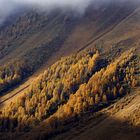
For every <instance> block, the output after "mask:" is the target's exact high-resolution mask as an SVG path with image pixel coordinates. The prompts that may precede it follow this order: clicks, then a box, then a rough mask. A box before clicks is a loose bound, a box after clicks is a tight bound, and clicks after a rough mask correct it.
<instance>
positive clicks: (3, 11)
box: [0, 0, 139, 23]
mask: <svg viewBox="0 0 140 140" xmlns="http://www.w3.org/2000/svg"><path fill="white" fill-rule="evenodd" d="M109 1H117V0H0V23H2V22H3V21H4V20H5V19H6V17H7V16H9V15H10V14H11V13H13V12H14V11H15V10H16V9H17V8H19V7H22V6H24V7H29V8H32V7H35V8H39V9H42V10H53V9H55V8H60V9H66V10H72V11H74V12H78V13H81V14H82V13H84V11H85V9H86V8H87V7H88V6H89V5H90V4H91V2H93V3H103V2H109ZM118 1H124V0H118ZM132 1H133V0H132ZM134 1H135V0H134ZM137 1H139V0H137Z"/></svg>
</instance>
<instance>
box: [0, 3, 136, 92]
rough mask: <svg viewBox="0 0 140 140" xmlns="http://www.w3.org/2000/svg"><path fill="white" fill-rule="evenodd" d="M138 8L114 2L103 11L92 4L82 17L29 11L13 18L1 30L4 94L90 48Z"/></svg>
mask: <svg viewBox="0 0 140 140" xmlns="http://www.w3.org/2000/svg"><path fill="white" fill-rule="evenodd" d="M137 7H138V6H137V5H136V4H134V3H133V2H130V3H125V2H122V3H116V2H114V3H110V4H107V5H104V4H103V5H101V6H100V8H96V7H95V6H94V5H91V6H90V7H89V8H88V9H87V11H86V12H85V14H84V15H82V16H75V15H74V13H73V12H63V11H61V10H55V11H53V12H51V13H46V12H38V11H37V10H26V11H23V12H21V13H20V14H19V15H17V16H14V18H13V19H14V22H12V23H11V24H7V26H4V27H3V28H1V30H0V58H1V59H0V65H1V72H0V73H1V74H0V77H1V82H0V86H1V92H3V91H6V90H7V89H10V88H11V87H12V86H14V85H16V84H17V83H19V82H21V81H22V80H23V79H24V78H26V77H27V76H29V75H31V74H32V73H34V72H35V71H37V69H39V68H40V67H41V66H42V65H43V64H44V65H50V64H53V63H54V62H55V61H57V60H58V59H60V58H61V57H62V56H66V55H69V54H71V53H74V52H77V51H79V50H81V49H83V48H85V47H87V46H88V45H90V44H91V43H92V42H95V41H96V40H97V39H99V38H101V37H102V36H104V35H105V34H106V33H108V32H110V31H111V30H112V29H114V28H115V27H116V26H117V25H118V24H119V23H120V22H121V21H122V20H124V19H125V18H127V17H128V16H129V15H130V14H132V13H133V11H134V10H135V9H136V8H137ZM91 40H92V41H91ZM11 59H12V61H11ZM11 67H14V69H13V68H11Z"/></svg>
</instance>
